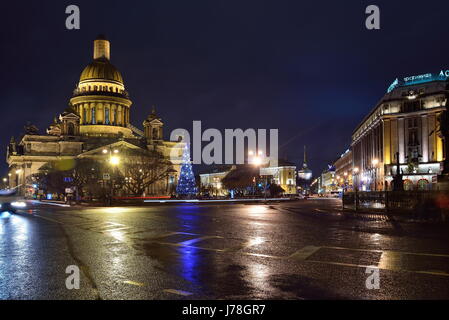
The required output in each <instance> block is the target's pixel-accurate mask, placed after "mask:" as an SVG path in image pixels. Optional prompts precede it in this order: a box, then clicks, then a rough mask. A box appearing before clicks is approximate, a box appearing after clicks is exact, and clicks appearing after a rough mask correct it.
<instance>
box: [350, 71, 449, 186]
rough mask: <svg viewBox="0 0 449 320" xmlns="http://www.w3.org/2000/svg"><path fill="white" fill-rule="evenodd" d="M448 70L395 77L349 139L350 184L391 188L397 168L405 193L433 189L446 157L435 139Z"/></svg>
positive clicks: (448, 86) (447, 88) (447, 87)
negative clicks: (351, 157) (351, 153)
mask: <svg viewBox="0 0 449 320" xmlns="http://www.w3.org/2000/svg"><path fill="white" fill-rule="evenodd" d="M448 79H449V71H444V70H443V71H441V72H440V73H436V74H431V73H429V74H424V75H419V76H412V77H406V78H403V79H401V80H399V79H396V80H395V81H394V82H393V84H392V85H391V86H390V88H389V89H388V92H387V93H386V94H385V96H384V97H383V98H382V99H381V100H380V102H379V103H378V104H377V105H376V106H375V107H374V109H373V110H372V111H371V113H370V114H369V115H368V116H367V117H366V118H365V119H364V120H363V121H362V122H361V123H360V125H359V126H358V127H357V128H356V130H355V131H354V133H353V136H352V152H353V167H354V171H355V176H354V179H355V185H356V186H357V187H358V188H359V189H360V190H366V191H375V190H378V191H381V190H391V188H392V186H391V184H392V180H393V176H394V175H395V174H396V171H397V169H396V168H397V165H398V164H399V167H400V170H401V172H402V173H403V175H404V187H405V189H406V190H429V189H436V188H437V187H438V186H437V176H438V175H439V174H441V172H442V169H443V161H444V159H445V157H446V150H444V143H443V137H442V135H440V125H441V119H442V114H443V112H444V111H445V110H446V105H447V97H448V94H449V81H448Z"/></svg>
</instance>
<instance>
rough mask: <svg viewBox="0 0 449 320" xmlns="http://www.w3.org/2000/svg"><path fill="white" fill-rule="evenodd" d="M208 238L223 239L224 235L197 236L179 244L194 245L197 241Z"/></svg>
mask: <svg viewBox="0 0 449 320" xmlns="http://www.w3.org/2000/svg"><path fill="white" fill-rule="evenodd" d="M208 239H223V237H220V236H204V237H200V238H195V239H191V240H186V241H183V242H179V243H177V244H178V245H180V246H190V245H192V244H194V243H197V242H200V241H204V240H208Z"/></svg>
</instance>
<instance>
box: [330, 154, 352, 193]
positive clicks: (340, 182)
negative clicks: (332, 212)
mask: <svg viewBox="0 0 449 320" xmlns="http://www.w3.org/2000/svg"><path fill="white" fill-rule="evenodd" d="M352 158H353V155H352V151H351V150H347V151H346V152H345V153H343V154H342V155H341V156H340V158H338V159H337V161H335V162H334V168H335V180H336V182H337V186H338V189H339V191H344V192H346V191H353V189H354V188H353V174H354V172H353V167H354V166H353V164H352Z"/></svg>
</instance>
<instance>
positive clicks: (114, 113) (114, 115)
mask: <svg viewBox="0 0 449 320" xmlns="http://www.w3.org/2000/svg"><path fill="white" fill-rule="evenodd" d="M111 111H112V114H111V119H112V124H114V125H117V105H116V104H113V105H112V106H111Z"/></svg>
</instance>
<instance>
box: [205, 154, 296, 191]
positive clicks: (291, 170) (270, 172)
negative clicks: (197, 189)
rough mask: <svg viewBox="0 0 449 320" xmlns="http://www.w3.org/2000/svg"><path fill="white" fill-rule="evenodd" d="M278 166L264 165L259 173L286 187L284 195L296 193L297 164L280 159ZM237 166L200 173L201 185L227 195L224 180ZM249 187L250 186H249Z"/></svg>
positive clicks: (283, 187) (268, 179)
mask: <svg viewBox="0 0 449 320" xmlns="http://www.w3.org/2000/svg"><path fill="white" fill-rule="evenodd" d="M278 164H279V166H277V167H270V166H268V167H262V168H260V169H259V174H260V176H262V177H266V178H267V181H268V182H270V181H271V182H272V183H275V184H277V185H279V186H280V187H281V188H282V189H284V195H294V194H296V193H297V190H296V166H295V165H294V164H292V163H287V162H285V161H283V160H280V162H279V163H278ZM236 168H237V166H235V165H234V166H230V167H229V168H226V169H225V170H216V171H215V172H211V173H204V174H200V180H201V186H202V187H203V188H208V189H211V190H213V191H212V193H213V194H214V195H219V196H226V195H228V194H229V190H226V189H225V188H224V187H223V185H222V180H223V179H224V178H225V177H226V176H227V175H228V173H229V172H231V171H232V170H235V169H236ZM248 187H249V186H248Z"/></svg>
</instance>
